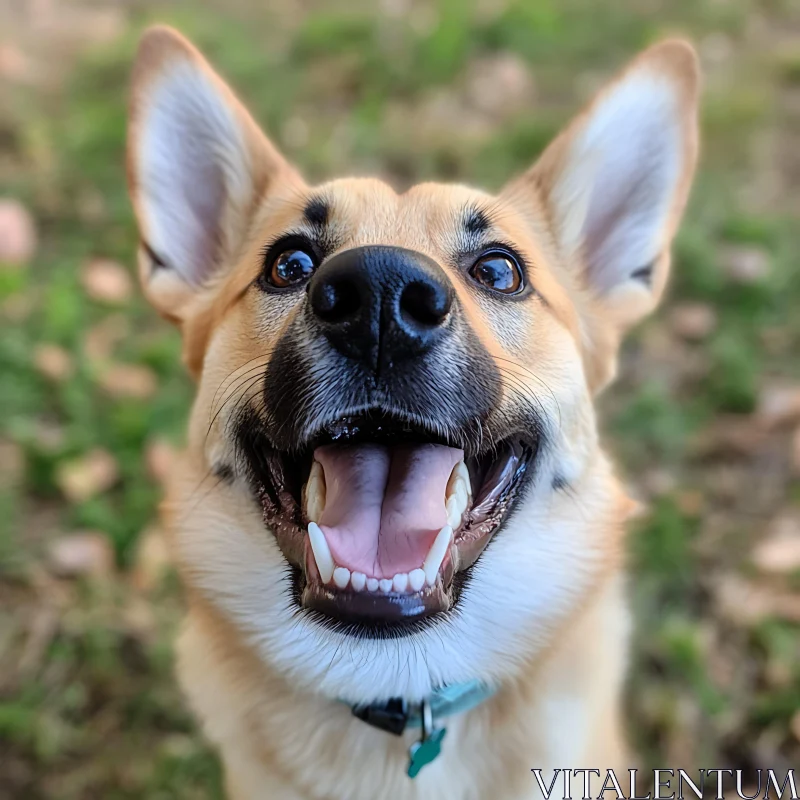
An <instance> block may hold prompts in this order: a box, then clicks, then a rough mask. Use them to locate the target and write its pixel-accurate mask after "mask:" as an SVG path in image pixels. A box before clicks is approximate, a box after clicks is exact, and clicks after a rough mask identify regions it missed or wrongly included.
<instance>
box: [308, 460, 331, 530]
mask: <svg viewBox="0 0 800 800" xmlns="http://www.w3.org/2000/svg"><path fill="white" fill-rule="evenodd" d="M325 495H326V491H325V473H324V472H323V470H322V464H320V463H319V461H314V462H313V463H312V464H311V472H310V473H309V475H308V483H306V488H305V503H306V517H308V519H309V520H310V521H311V522H319V518H320V517H321V516H322V512H323V510H324V508H325V499H326V498H325Z"/></svg>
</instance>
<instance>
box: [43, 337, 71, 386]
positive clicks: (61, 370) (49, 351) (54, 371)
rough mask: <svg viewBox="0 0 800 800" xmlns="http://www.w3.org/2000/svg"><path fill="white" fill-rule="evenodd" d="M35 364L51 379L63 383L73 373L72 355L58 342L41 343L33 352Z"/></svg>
mask: <svg viewBox="0 0 800 800" xmlns="http://www.w3.org/2000/svg"><path fill="white" fill-rule="evenodd" d="M33 364H34V366H35V367H36V369H37V370H39V372H40V373H41V374H42V375H44V376H45V378H49V379H50V380H51V381H56V382H57V383H61V382H62V381H65V380H66V379H67V378H69V377H70V375H72V373H73V370H74V365H73V363H72V356H71V355H70V354H69V353H68V352H67V351H66V350H65V349H64V348H63V347H60V346H59V345H57V344H40V345H38V346H37V347H36V349H35V350H34V352H33Z"/></svg>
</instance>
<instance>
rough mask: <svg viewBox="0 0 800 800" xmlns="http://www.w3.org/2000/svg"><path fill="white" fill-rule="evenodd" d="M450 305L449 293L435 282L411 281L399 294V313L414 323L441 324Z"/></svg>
mask: <svg viewBox="0 0 800 800" xmlns="http://www.w3.org/2000/svg"><path fill="white" fill-rule="evenodd" d="M450 305H451V296H450V293H449V292H448V291H447V290H446V289H445V288H444V287H443V286H441V285H438V284H436V283H428V282H425V281H413V282H412V283H409V284H408V286H406V287H405V288H404V289H403V292H402V294H401V295H400V313H401V314H402V316H403V318H404V319H405V321H406V322H408V323H411V324H414V325H426V326H434V325H441V324H442V322H444V319H445V317H446V316H447V314H448V312H449V311H450Z"/></svg>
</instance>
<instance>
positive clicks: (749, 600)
mask: <svg viewBox="0 0 800 800" xmlns="http://www.w3.org/2000/svg"><path fill="white" fill-rule="evenodd" d="M714 598H715V601H716V606H717V612H718V613H719V614H720V615H721V616H722V617H724V618H725V619H727V620H729V621H730V622H733V623H734V624H736V625H740V626H742V627H751V626H753V625H756V624H758V623H760V622H763V621H764V620H765V619H768V618H770V617H777V618H778V619H784V620H786V621H787V622H793V623H800V594H797V593H794V592H790V591H776V590H774V589H772V588H771V587H766V586H761V585H759V584H757V583H755V582H753V581H748V580H746V579H745V578H742V577H740V576H737V575H728V576H725V577H723V578H722V579H720V580H718V581H717V582H716V585H715V587H714Z"/></svg>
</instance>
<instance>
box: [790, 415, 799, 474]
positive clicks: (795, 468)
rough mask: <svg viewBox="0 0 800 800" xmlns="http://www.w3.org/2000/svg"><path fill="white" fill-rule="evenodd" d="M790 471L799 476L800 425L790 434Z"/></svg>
mask: <svg viewBox="0 0 800 800" xmlns="http://www.w3.org/2000/svg"><path fill="white" fill-rule="evenodd" d="M792 472H793V473H794V474H795V475H797V476H800V427H798V428H797V429H796V430H795V432H794V433H793V434H792Z"/></svg>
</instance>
